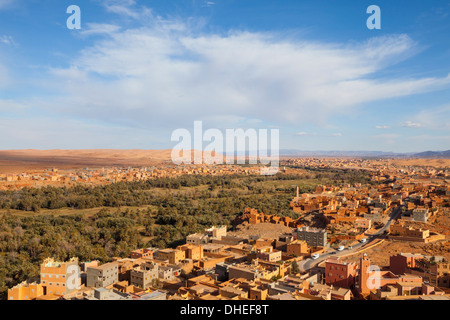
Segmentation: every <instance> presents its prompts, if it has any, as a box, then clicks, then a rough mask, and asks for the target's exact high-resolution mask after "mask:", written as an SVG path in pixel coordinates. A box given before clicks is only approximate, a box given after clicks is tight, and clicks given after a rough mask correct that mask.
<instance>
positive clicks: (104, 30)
mask: <svg viewBox="0 0 450 320" xmlns="http://www.w3.org/2000/svg"><path fill="white" fill-rule="evenodd" d="M120 29H121V27H120V26H118V25H113V24H107V23H86V27H85V28H84V29H82V30H81V31H80V33H81V34H82V35H94V34H103V35H105V34H107V35H108V34H112V33H116V32H119V31H120Z"/></svg>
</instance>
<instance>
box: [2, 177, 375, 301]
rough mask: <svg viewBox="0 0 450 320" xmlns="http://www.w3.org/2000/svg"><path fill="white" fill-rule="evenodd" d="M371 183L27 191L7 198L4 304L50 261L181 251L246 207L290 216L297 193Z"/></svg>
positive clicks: (275, 180)
mask: <svg viewBox="0 0 450 320" xmlns="http://www.w3.org/2000/svg"><path fill="white" fill-rule="evenodd" d="M347 179H349V180H351V181H353V180H355V179H356V180H358V179H360V181H354V182H364V181H366V180H367V179H368V174H367V173H366V174H364V173H363V172H361V171H358V172H357V173H355V172H348V171H346V172H343V171H342V172H339V171H338V172H336V171H330V172H326V171H321V172H319V173H316V172H308V173H307V174H306V175H282V174H277V175H274V176H243V175H242V176H241V175H229V176H206V175H202V176H200V175H197V176H193V175H186V176H180V177H175V178H164V179H155V180H148V181H141V182H120V183H116V184H111V185H107V186H100V187H85V186H81V185H80V186H76V187H73V188H55V187H45V188H40V189H37V188H24V189H22V190H18V191H1V192H0V208H1V209H2V210H1V212H0V299H5V298H6V296H7V289H8V288H9V287H12V286H14V285H16V284H18V283H20V282H22V281H24V280H26V279H28V278H31V277H34V276H37V275H39V266H40V263H41V262H42V260H43V259H44V258H46V257H54V258H55V259H58V260H67V259H69V258H70V257H73V256H76V257H78V258H79V259H80V261H90V260H95V259H98V260H100V261H101V262H107V261H110V260H111V258H112V257H114V256H120V257H126V256H128V255H129V253H130V251H132V250H134V249H137V248H141V247H148V246H156V247H160V248H165V247H174V246H177V245H180V244H182V243H184V241H185V238H186V236H187V235H189V234H191V233H195V232H203V230H204V229H205V228H207V227H210V226H212V225H222V224H224V225H227V226H231V221H232V220H233V219H234V218H235V217H236V216H238V215H239V214H241V213H242V212H243V210H244V209H245V208H246V207H252V208H255V209H257V210H258V211H263V212H264V213H266V214H276V215H278V216H291V217H292V218H297V214H296V213H294V212H293V211H292V210H290V209H289V202H290V200H291V199H292V197H293V196H294V195H295V188H296V186H297V185H298V186H299V187H300V189H301V192H311V191H312V190H313V189H314V187H315V186H316V185H318V184H325V183H332V182H334V181H345V182H348V181H347Z"/></svg>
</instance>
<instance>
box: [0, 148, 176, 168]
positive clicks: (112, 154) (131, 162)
mask: <svg viewBox="0 0 450 320" xmlns="http://www.w3.org/2000/svg"><path fill="white" fill-rule="evenodd" d="M171 152H172V150H118V149H95V150H94V149H93V150H31V149H30V150H3V151H0V173H12V172H22V171H30V170H34V169H36V170H39V169H46V168H52V167H56V168H59V169H74V168H82V167H87V166H90V167H101V166H137V167H138V166H153V165H157V164H160V163H163V162H164V161H167V160H170V159H171Z"/></svg>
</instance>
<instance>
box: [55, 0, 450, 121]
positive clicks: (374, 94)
mask: <svg viewBox="0 0 450 320" xmlns="http://www.w3.org/2000/svg"><path fill="white" fill-rule="evenodd" d="M108 3H109V2H108ZM114 3H115V6H120V7H125V8H129V7H133V6H135V3H134V1H113V2H112V4H110V5H111V6H113V5H114ZM95 27H96V28H95ZM89 30H91V31H89ZM97 31H98V32H100V31H102V32H106V33H107V32H109V31H114V32H110V34H109V36H110V37H109V39H106V40H101V41H97V42H96V44H95V45H94V46H92V47H88V48H85V49H84V50H83V51H82V52H81V54H80V55H79V56H78V58H76V59H75V60H73V62H72V66H71V67H70V68H67V69H60V70H57V71H55V70H53V72H54V74H56V75H57V76H58V77H57V78H56V82H57V86H58V87H59V89H60V90H62V92H65V94H64V95H62V96H61V97H59V98H58V99H57V101H55V105H58V108H56V107H52V106H49V108H50V109H52V108H55V110H56V109H57V112H64V113H71V114H73V115H75V116H81V117H88V118H100V119H104V120H107V121H115V122H116V121H123V122H127V123H129V124H131V123H133V125H143V126H151V125H153V124H154V123H161V122H170V123H174V125H177V124H176V123H185V122H187V121H189V122H191V121H193V120H195V119H205V118H208V117H212V116H218V117H223V116H229V115H233V116H235V117H241V118H252V117H253V118H254V117H255V115H257V117H258V118H259V119H260V120H263V121H268V122H272V123H290V124H294V123H296V124H297V123H308V122H309V123H316V124H317V123H322V122H323V121H326V119H327V118H329V117H332V116H333V115H337V114H347V113H349V112H352V110H354V108H356V107H358V106H359V105H362V104H364V103H366V102H372V101H379V100H383V99H389V98H394V97H402V96H408V95H412V94H416V93H421V92H429V91H434V90H438V89H442V88H446V87H449V86H450V76H448V77H444V78H401V79H395V78H391V79H377V74H378V72H379V71H383V70H384V68H385V67H386V66H389V65H391V64H393V63H396V62H397V61H399V60H401V59H404V57H405V56H407V55H408V54H409V53H410V52H412V51H414V48H415V43H414V41H412V40H411V39H410V38H409V37H408V36H406V35H393V36H385V37H380V38H373V39H370V40H369V41H367V42H363V43H359V44H358V43H357V44H352V45H348V44H346V45H339V44H330V43H318V42H309V41H306V40H302V39H288V38H283V36H280V35H279V34H273V33H261V32H260V33H257V32H238V31H234V32H233V31H231V32H229V33H228V34H226V35H222V34H211V33H202V32H198V30H193V29H192V28H191V25H190V24H188V23H184V22H183V21H179V20H177V21H171V20H163V19H155V20H153V21H151V22H150V23H148V24H146V25H143V26H142V27H141V28H137V29H125V30H116V29H115V27H112V26H111V25H91V29H88V31H87V32H88V33H89V32H97ZM368 55H369V56H370V59H369V58H368ZM274 57H276V59H275V58H274ZM311 75H314V76H313V77H312V76H311ZM369 75H370V79H369V77H368V76H369ZM99 76H100V77H99ZM61 105H64V108H60V107H59V106H61ZM280 106H281V109H280Z"/></svg>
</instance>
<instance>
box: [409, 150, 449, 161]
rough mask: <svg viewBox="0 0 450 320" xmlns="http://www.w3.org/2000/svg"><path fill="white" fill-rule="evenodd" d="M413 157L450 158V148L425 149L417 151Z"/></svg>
mask: <svg viewBox="0 0 450 320" xmlns="http://www.w3.org/2000/svg"><path fill="white" fill-rule="evenodd" d="M412 157H413V158H433V159H450V150H446V151H425V152H420V153H415V154H413V155H412Z"/></svg>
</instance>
